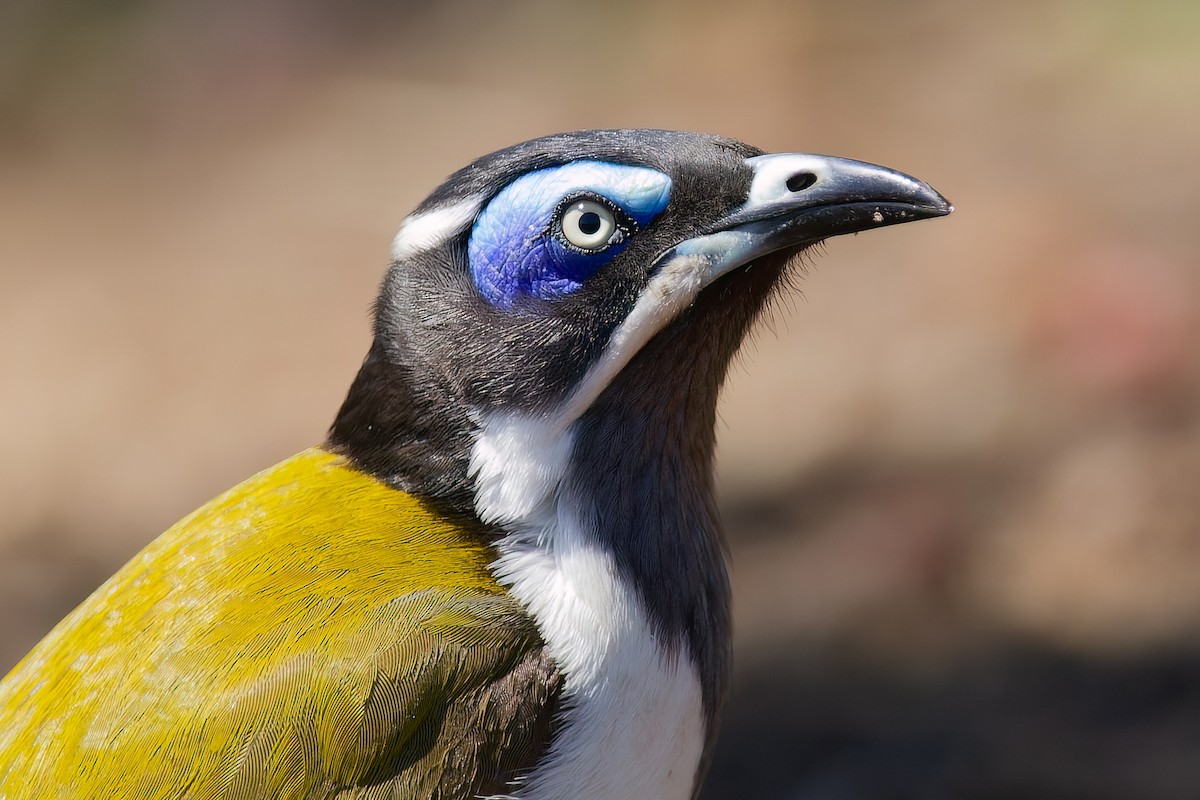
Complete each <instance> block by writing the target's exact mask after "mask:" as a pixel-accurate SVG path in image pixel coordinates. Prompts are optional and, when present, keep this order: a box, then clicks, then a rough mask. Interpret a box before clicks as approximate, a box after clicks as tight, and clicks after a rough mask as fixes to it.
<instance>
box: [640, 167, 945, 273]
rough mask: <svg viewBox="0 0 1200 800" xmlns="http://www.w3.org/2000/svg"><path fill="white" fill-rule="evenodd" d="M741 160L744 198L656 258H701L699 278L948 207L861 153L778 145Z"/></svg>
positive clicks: (909, 179)
mask: <svg viewBox="0 0 1200 800" xmlns="http://www.w3.org/2000/svg"><path fill="white" fill-rule="evenodd" d="M746 164H747V165H749V167H750V168H751V169H752V170H754V177H753V179H752V180H751V183H750V191H749V193H748V195H747V198H746V202H745V203H744V204H742V205H741V206H739V207H738V208H736V209H735V210H734V211H733V212H732V213H730V214H729V215H728V216H726V217H725V218H724V219H721V220H719V221H718V222H717V223H716V224H715V225H714V226H713V227H712V228H710V229H709V231H708V232H707V233H705V234H702V235H700V236H697V237H695V238H692V239H688V240H686V241H684V242H680V243H679V244H678V245H676V246H675V247H674V248H672V250H671V251H669V252H667V253H664V254H663V260H664V261H670V260H671V259H672V258H673V257H674V256H692V257H700V258H702V259H703V260H704V261H705V262H706V267H707V268H706V270H705V271H706V273H707V274H706V275H705V281H704V282H705V283H706V284H707V283H711V282H712V281H714V280H716V279H717V278H719V277H720V276H722V275H724V274H726V273H728V272H730V271H732V270H734V269H736V268H738V267H741V266H744V265H746V264H748V263H749V262H751V261H753V260H754V259H756V258H760V257H761V256H765V255H768V254H770V253H775V252H779V251H781V250H793V249H795V250H798V249H800V248H802V247H805V246H807V245H810V244H813V243H815V242H818V241H820V240H822V239H827V238H829V237H830V236H839V235H841V234H844V233H856V232H858V231H864V230H870V229H871V228H881V227H883V226H885V225H897V224H899V223H901V222H913V221H915V220H919V219H928V218H930V217H944V216H945V215H947V214H949V213H950V212H951V211H953V210H954V207H953V206H952V205H950V203H949V202H947V201H946V198H944V197H942V195H940V194H939V193H938V192H937V191H935V190H934V188H933V187H932V186H930V185H929V184H927V183H925V182H923V181H919V180H917V179H916V178H913V177H911V176H909V175H905V174H904V173H902V172H896V171H895V170H892V169H888V168H887V167H881V166H878V165H876V164H868V163H866V162H863V161H853V160H851V159H847V158H833V157H831V156H817V155H809V154H806V153H778V154H772V155H765V156H757V157H755V158H748V159H746Z"/></svg>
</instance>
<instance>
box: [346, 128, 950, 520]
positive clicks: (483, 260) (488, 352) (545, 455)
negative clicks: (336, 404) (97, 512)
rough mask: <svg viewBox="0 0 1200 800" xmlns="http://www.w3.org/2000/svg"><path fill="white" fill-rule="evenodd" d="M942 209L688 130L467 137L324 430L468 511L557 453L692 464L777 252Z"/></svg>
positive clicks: (381, 471)
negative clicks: (462, 160)
mask: <svg viewBox="0 0 1200 800" xmlns="http://www.w3.org/2000/svg"><path fill="white" fill-rule="evenodd" d="M950 210H951V207H950V205H949V204H948V203H947V202H946V200H945V199H944V198H943V197H942V196H941V195H939V194H938V193H937V192H936V191H934V190H933V189H932V188H930V187H929V186H928V185H927V184H925V183H922V182H921V181H918V180H916V179H914V178H911V177H909V176H906V175H903V174H901V173H898V172H895V171H892V170H889V169H886V168H883V167H879V166H875V165H871V164H866V163H862V162H858V161H851V160H847V159H839V158H831V157H826V156H816V155H807V154H776V155H764V154H763V153H762V152H761V151H760V150H757V149H755V148H753V147H750V146H748V145H745V144H743V143H741V142H737V141H734V140H731V139H726V138H720V137H716V136H708V135H700V134H692V133H680V132H671V131H651V130H612V131H582V132H576V133H568V134H561V135H556V136H549V137H545V138H541V139H535V140H533V141H529V142H525V143H523V144H519V145H516V146H514V147H510V148H507V149H505V150H500V151H498V152H495V153H492V154H490V155H487V156H484V157H483V158H480V159H479V160H477V161H476V162H474V163H473V164H471V165H469V166H467V167H465V168H463V169H461V170H459V171H458V172H456V173H454V174H453V175H451V176H450V178H449V179H448V180H447V181H446V182H445V183H444V184H443V185H442V186H441V187H440V188H439V189H437V190H436V191H435V192H434V193H433V194H432V195H430V196H429V198H428V199H426V200H425V201H424V202H423V203H422V204H421V205H420V206H418V207H417V209H416V210H415V211H413V213H412V214H411V215H410V216H409V217H408V218H407V219H405V220H404V222H403V224H402V225H401V228H400V231H399V233H398V234H397V236H396V238H395V241H394V244H393V249H392V255H393V263H392V267H391V269H390V270H389V271H388V273H387V277H386V278H385V280H384V282H383V287H382V290H381V292H380V295H379V299H378V301H377V304H376V322H375V339H374V342H373V345H372V347H371V350H370V352H369V354H368V356H367V359H366V361H365V362H364V364H363V367H362V369H361V371H360V373H359V375H358V377H357V378H356V380H355V383H354V385H353V387H352V389H351V391H350V394H349V396H348V398H347V400H346V402H345V404H344V405H343V407H342V409H341V411H340V413H339V415H338V417H337V420H336V421H335V423H334V426H333V428H332V431H331V443H332V445H333V446H334V447H335V448H336V449H338V450H340V451H342V452H345V453H346V454H347V455H348V456H350V457H351V458H352V459H353V460H354V461H355V462H356V463H358V465H359V466H361V467H362V468H364V469H366V470H367V471H369V472H372V473H374V474H376V475H378V476H380V477H381V478H383V479H385V480H387V481H389V482H391V483H393V484H395V485H397V486H399V487H400V488H403V489H405V490H406V491H410V492H412V493H414V494H416V495H418V496H421V497H424V498H426V499H427V500H429V501H430V502H433V503H436V504H441V505H443V506H444V507H445V508H446V509H448V510H450V511H455V512H458V513H462V514H467V515H475V516H477V517H478V518H480V519H482V520H483V521H485V522H499V523H504V522H511V521H514V520H519V519H521V518H523V517H524V516H528V515H529V514H531V513H534V512H535V511H536V509H537V508H538V507H539V506H540V505H543V504H545V502H547V500H548V498H551V497H552V496H553V495H554V494H555V492H556V491H557V489H558V488H559V487H560V486H561V483H562V481H563V478H564V475H565V474H566V473H568V472H570V470H569V469H568V468H567V465H568V464H569V463H571V462H574V463H576V465H577V466H578V465H579V464H580V463H582V462H589V464H590V466H589V469H595V470H601V471H603V470H615V471H616V472H620V471H621V468H620V465H621V464H622V462H624V463H635V462H638V461H647V459H648V460H657V459H659V458H660V457H661V454H662V453H670V452H676V453H677V454H678V457H679V460H680V462H681V463H683V462H686V463H688V464H689V465H691V466H689V467H688V468H687V469H685V470H683V471H684V472H687V471H689V470H693V469H694V471H695V472H696V475H695V476H693V478H694V480H698V481H701V482H702V483H704V482H706V481H707V480H708V479H707V478H706V477H705V476H706V475H707V474H708V472H709V471H710V470H709V466H710V462H711V452H712V438H713V433H712V429H713V418H714V413H715V411H714V409H715V403H716V395H717V391H718V389H719V387H720V385H721V382H722V380H723V378H724V375H725V371H726V368H727V365H728V363H729V360H730V358H731V357H732V355H733V353H734V352H735V351H736V349H737V346H738V344H739V343H740V342H741V340H742V338H743V337H744V335H745V333H746V331H747V330H748V328H749V326H750V324H751V323H752V321H753V320H754V318H755V317H756V315H757V314H758V313H759V311H760V310H761V308H762V307H763V305H764V303H765V301H766V300H767V298H768V297H769V296H770V294H771V292H772V290H773V289H774V288H775V287H776V286H777V285H778V284H779V282H780V276H781V275H782V274H783V273H784V271H785V268H786V266H787V264H788V263H789V262H791V261H793V260H794V259H795V258H796V257H797V255H798V254H800V253H801V252H802V251H803V250H805V249H806V248H808V247H810V246H811V245H813V244H815V243H817V242H819V241H821V240H823V239H825V238H828V237H830V236H836V235H839V234H844V233H852V232H856V231H861V230H866V229H869V228H876V227H881V226H884V225H890V224H895V223H899V222H907V221H911V220H917V219H922V218H927V217H935V216H941V215H944V214H947V213H949V212H950ZM648 450H649V451H653V452H654V454H655V455H654V456H653V457H651V456H650V454H649V453H645V452H644V451H648ZM681 476H682V473H681Z"/></svg>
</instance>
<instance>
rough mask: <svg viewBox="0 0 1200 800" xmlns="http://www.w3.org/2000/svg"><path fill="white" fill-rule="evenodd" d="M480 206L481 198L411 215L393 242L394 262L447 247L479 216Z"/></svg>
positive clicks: (401, 224)
mask: <svg viewBox="0 0 1200 800" xmlns="http://www.w3.org/2000/svg"><path fill="white" fill-rule="evenodd" d="M480 202H481V201H480V200H479V199H478V198H472V199H470V200H463V201H461V202H458V203H455V204H454V205H451V206H442V207H440V208H434V209H431V210H429V211H422V212H419V213H416V214H410V215H409V216H408V218H407V219H405V220H404V222H402V223H400V230H399V231H397V233H396V238H395V239H393V240H392V258H393V259H394V260H396V261H400V260H403V259H405V258H408V257H409V256H412V255H415V254H417V253H420V252H423V251H425V250H431V249H433V248H434V247H437V246H438V245H441V244H445V243H446V242H448V241H449V240H450V239H452V238H454V237H455V236H457V235H458V234H460V233H462V231H463V230H465V229H466V227H467V226H468V225H470V224H471V222H472V221H473V220H474V219H475V216H476V215H477V214H478V213H479V206H480Z"/></svg>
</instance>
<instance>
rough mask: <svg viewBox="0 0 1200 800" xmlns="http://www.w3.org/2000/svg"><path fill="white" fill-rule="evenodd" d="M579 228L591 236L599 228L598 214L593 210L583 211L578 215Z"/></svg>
mask: <svg viewBox="0 0 1200 800" xmlns="http://www.w3.org/2000/svg"><path fill="white" fill-rule="evenodd" d="M579 230H580V231H581V232H582V233H585V234H587V235H588V236H591V235H592V234H593V233H596V232H597V231H599V230H600V215H599V214H597V213H596V212H595V211H585V212H584V213H583V214H582V215H580V217H579Z"/></svg>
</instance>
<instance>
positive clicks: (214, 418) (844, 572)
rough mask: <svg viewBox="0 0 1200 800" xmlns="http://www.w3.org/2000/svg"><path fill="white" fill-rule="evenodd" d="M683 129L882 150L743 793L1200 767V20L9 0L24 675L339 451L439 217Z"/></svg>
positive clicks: (6, 281) (785, 324)
mask: <svg viewBox="0 0 1200 800" xmlns="http://www.w3.org/2000/svg"><path fill="white" fill-rule="evenodd" d="M621 126H639V127H641V126H646V127H666V128H683V129H695V130H703V131H711V132H718V133H723V134H728V135H731V136H735V137H738V138H741V139H744V140H747V141H749V142H752V143H754V144H756V145H759V146H761V147H764V148H766V149H768V150H807V151H812V152H823V153H833V154H837V155H843V156H850V157H855V158H861V159H866V160H870V161H876V162H880V163H883V164H887V165H889V166H892V167H895V168H897V169H901V170H904V171H907V172H910V173H913V174H915V175H917V176H919V177H921V178H924V179H926V180H928V181H929V182H930V183H932V184H933V185H934V186H936V187H937V188H938V189H940V190H941V191H942V192H943V193H945V194H946V195H947V196H948V197H949V198H950V199H951V200H952V201H953V202H954V203H955V204H956V206H957V207H958V211H957V213H956V214H955V215H954V216H953V217H951V218H949V219H945V220H939V221H936V222H928V223H922V224H920V225H912V226H903V227H899V228H892V229H889V230H887V231H884V232H881V233H871V234H870V235H867V236H858V237H847V238H842V239H835V240H833V241H831V242H830V243H829V244H828V246H827V248H826V253H825V254H824V255H823V256H822V257H820V258H819V259H818V260H817V262H816V265H815V267H814V269H812V270H811V271H810V272H809V274H808V275H807V277H805V278H804V280H803V282H802V290H803V293H802V294H801V295H795V296H792V297H789V298H787V299H786V301H785V302H782V303H780V304H778V306H777V308H776V309H775V312H774V314H773V315H772V317H771V320H770V324H769V325H764V326H762V329H761V330H760V331H759V333H758V335H757V336H756V337H755V339H754V341H753V342H751V343H750V344H749V345H748V346H747V347H746V349H745V351H744V353H743V356H742V358H741V359H740V363H739V366H738V368H737V369H736V370H735V373H734V375H733V378H732V380H731V382H730V385H729V386H728V388H727V391H726V393H725V396H724V400H723V408H722V418H723V422H722V428H721V430H720V443H721V454H720V486H721V492H722V495H721V496H722V503H723V507H724V510H725V515H726V520H727V527H728V533H729V540H730V548H731V552H732V561H733V571H734V577H735V592H736V608H737V643H736V647H737V651H736V652H737V675H736V686H735V691H734V695H733V698H732V700H731V703H730V706H729V709H728V713H727V719H726V725H725V728H724V732H723V736H722V740H721V744H720V747H719V749H718V751H717V754H716V758H715V761H714V764H713V770H712V774H711V776H710V780H709V783H708V788H707V789H706V792H705V795H704V797H705V798H706V800H719V799H723V798H745V797H756V798H758V797H761V798H794V799H796V800H800V799H804V800H842V799H843V798H845V799H846V800H850V799H851V798H856V799H860V798H870V799H874V798H1017V797H1020V798H1137V799H1138V800H1147V799H1154V798H1196V797H1197V796H1200V485H1198V480H1197V479H1198V477H1200V286H1198V283H1200V263H1198V261H1200V225H1198V224H1197V223H1196V221H1195V219H1194V216H1195V214H1196V212H1197V210H1200V4H1196V3H1195V2H1192V1H1191V0H1174V1H1172V0H1161V1H1160V2H1140V3H1139V2H1114V1H1113V0H1086V1H1085V0H1077V1H1076V2H1065V1H1060V0H1040V1H1038V2H1033V1H1032V0H1017V1H1016V2H1008V3H961V2H954V0H931V1H930V2H914V3H896V2H885V1H883V0H879V1H876V0H843V2H832V1H830V2H795V3H784V2H772V1H771V0H742V2H739V3H730V2H715V1H713V0H698V1H696V0H694V1H693V2H682V0H680V2H633V1H632V0H615V1H612V2H606V3H565V2H552V1H551V0H542V1H541V2H532V1H531V2H519V3H515V2H491V3H484V2H462V1H461V0H460V1H456V2H421V3H418V2H383V1H382V0H374V1H372V0H352V1H351V2H339V3H333V2H319V0H300V1H299V2H297V1H296V0H266V1H262V0H260V1H258V2H252V3H245V2H239V1H238V0H210V2H205V3H196V2H190V1H189V0H166V1H164V2H157V3H150V2H135V1H134V0H124V1H123V2H85V1H84V0H8V2H6V3H4V4H3V5H2V6H0V387H2V391H0V441H2V442H3V459H2V460H0V470H3V472H2V474H0V478H2V480H0V509H2V510H3V515H2V516H0V673H3V672H4V671H6V670H7V669H8V668H9V667H10V666H12V665H13V664H15V663H16V661H17V660H18V659H19V658H20V657H21V656H22V655H23V654H24V653H25V652H26V650H27V649H28V648H29V647H31V646H32V645H33V644H34V643H35V642H36V641H37V640H38V639H39V638H40V637H41V636H43V635H44V634H45V633H46V631H47V630H49V628H50V627H51V626H52V625H53V624H54V623H55V622H56V621H57V620H58V619H59V618H60V617H61V616H62V615H63V614H65V613H66V612H67V611H69V610H70V609H71V608H72V607H73V606H74V605H75V604H76V603H77V602H79V601H80V600H81V599H82V598H84V597H85V596H86V595H87V594H88V593H89V592H91V590H92V589H94V588H95V587H96V586H97V585H98V584H99V583H100V582H101V581H103V580H104V579H105V578H106V577H107V576H108V575H109V574H111V573H112V572H113V571H114V570H115V569H117V568H118V567H119V566H120V565H121V564H122V563H123V562H124V561H125V560H126V559H128V558H129V557H130V556H132V555H133V554H134V553H135V552H137V551H138V550H139V549H140V548H141V547H142V546H143V545H144V544H146V543H147V542H148V541H149V540H150V539H152V538H153V537H154V536H156V535H157V534H158V533H160V532H161V531H163V530H164V529H166V528H167V527H168V526H169V525H171V524H172V523H173V522H174V521H175V520H177V519H178V518H179V517H181V516H182V515H183V514H185V513H186V512H188V511H190V510H191V509H193V508H194V507H196V506H198V505H199V504H201V503H203V502H204V501H205V500H207V499H209V498H210V497H212V496H213V495H215V494H216V493H218V492H219V491H221V490H223V489H225V488H228V487H229V486H231V485H233V484H234V483H236V482H237V481H239V480H241V479H242V478H244V477H246V476H248V475H250V474H251V473H253V472H255V471H257V470H258V469H260V468H263V467H266V466H268V465H270V464H272V463H274V462H276V461H278V460H280V459H282V458H284V457H286V456H288V455H290V454H292V453H294V452H296V451H298V450H300V449H302V448H304V447H306V446H307V445H309V444H312V443H315V442H318V441H320V440H321V439H322V437H323V435H324V432H325V430H326V427H327V425H328V424H329V422H330V421H331V419H332V416H333V413H334V412H335V410H336V409H337V407H338V404H339V402H340V400H341V398H342V395H343V393H344V391H345V390H346V388H347V387H348V385H349V382H350V379H351V377H352V376H353V375H354V373H355V371H356V369H357V366H358V363H359V361H360V359H361V357H362V355H363V354H364V353H365V351H366V348H367V344H368V337H369V328H368V310H369V305H370V303H371V301H372V299H373V296H374V294H375V290H376V286H377V284H378V282H379V280H380V278H381V276H382V274H383V272H384V270H385V268H386V266H387V260H388V246H389V242H390V239H391V236H392V235H393V233H394V231H395V229H396V227H397V226H398V224H399V222H400V220H401V219H402V218H403V216H404V215H405V214H406V213H407V211H408V210H409V209H410V208H411V207H412V206H413V205H414V204H416V203H417V202H418V201H419V200H420V199H421V198H422V197H423V196H424V195H425V194H426V193H427V192H428V191H429V190H431V189H432V188H433V187H434V186H435V185H437V184H438V183H439V182H440V181H441V179H442V178H443V177H444V176H445V175H447V174H448V173H449V172H451V171H453V170H454V169H456V168H457V167H459V166H461V165H462V164H464V163H466V162H467V161H469V160H470V159H472V158H474V157H475V156H477V155H480V154H482V153H484V152H487V151H490V150H493V149H496V148H499V147H503V146H505V145H508V144H511V143H514V142H516V141H519V140H522V139H526V138H529V137H532V136H537V135H540V134H545V133H549V132H554V131H559V130H567V129H575V128H584V127H621Z"/></svg>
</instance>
